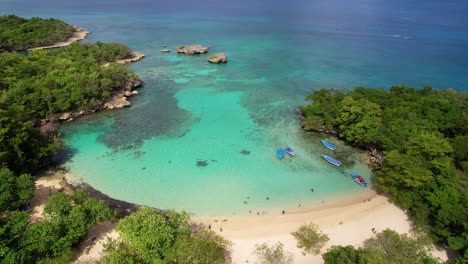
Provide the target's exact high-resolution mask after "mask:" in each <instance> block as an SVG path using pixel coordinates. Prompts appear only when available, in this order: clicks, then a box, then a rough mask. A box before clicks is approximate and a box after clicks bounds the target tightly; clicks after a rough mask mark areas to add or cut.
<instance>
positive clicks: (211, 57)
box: [208, 55, 218, 60]
mask: <svg viewBox="0 0 468 264" xmlns="http://www.w3.org/2000/svg"><path fill="white" fill-rule="evenodd" d="M216 58H218V56H216V55H210V56H208V59H210V60H213V59H216Z"/></svg>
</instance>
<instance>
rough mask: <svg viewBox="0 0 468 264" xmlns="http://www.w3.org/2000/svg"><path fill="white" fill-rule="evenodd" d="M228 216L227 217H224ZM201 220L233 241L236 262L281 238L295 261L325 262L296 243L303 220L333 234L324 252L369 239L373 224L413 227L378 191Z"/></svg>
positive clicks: (250, 257)
mask: <svg viewBox="0 0 468 264" xmlns="http://www.w3.org/2000/svg"><path fill="white" fill-rule="evenodd" d="M361 198H362V197H361ZM309 210H310V209H309ZM225 219H227V221H223V220H225ZM198 220H200V221H201V222H203V223H205V224H206V225H209V224H211V228H212V230H214V231H216V232H217V233H218V234H220V235H222V236H224V237H225V238H227V239H229V240H231V241H232V242H233V247H232V260H233V263H236V264H240V263H255V260H256V258H255V257H254V255H253V254H252V251H253V248H254V246H255V245H256V244H260V243H263V242H268V243H270V244H274V243H276V242H278V241H280V242H282V243H283V244H284V248H285V250H286V251H289V252H291V253H292V254H293V256H294V263H297V264H301V263H304V264H305V263H324V261H323V259H322V257H321V255H317V256H312V255H307V256H304V255H303V254H302V253H301V250H300V249H298V248H297V247H296V241H295V239H294V237H293V236H292V235H291V232H294V231H296V230H297V229H298V228H299V227H300V226H301V225H302V224H304V223H309V222H312V223H315V224H317V225H318V226H319V227H320V228H321V229H322V231H323V232H324V233H326V234H328V236H329V237H330V240H329V241H328V243H327V245H326V246H325V247H324V249H323V250H322V253H323V252H325V251H326V250H327V248H330V247H331V246H332V245H353V246H361V245H362V243H363V242H364V241H365V240H366V239H368V238H370V237H372V236H373V232H372V230H371V229H372V228H375V230H376V231H377V232H380V231H382V230H384V229H386V228H390V229H393V230H395V231H397V232H398V233H410V231H411V223H410V221H409V220H408V217H407V215H406V214H405V212H403V211H402V210H401V209H400V208H398V207H397V206H395V205H394V204H392V203H390V202H389V201H388V198H387V197H384V196H381V195H377V194H375V193H373V195H372V196H371V197H370V201H369V200H368V199H366V200H365V201H364V200H363V199H361V200H359V201H356V200H355V201H347V202H344V201H342V202H341V204H340V203H339V202H338V203H335V204H327V203H324V204H323V205H321V206H317V207H315V208H314V209H311V210H310V211H308V212H304V211H297V212H291V213H289V212H286V214H285V215H281V214H280V215H261V214H260V215H259V216H257V214H256V212H255V213H252V215H251V216H242V217H229V218H217V219H213V218H210V219H198ZM215 220H217V221H216V222H215ZM220 228H222V232H221V231H220ZM433 255H434V256H436V257H439V258H441V259H443V260H446V259H447V254H446V252H445V251H440V252H439V251H435V250H434V252H433Z"/></svg>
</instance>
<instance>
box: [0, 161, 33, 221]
mask: <svg viewBox="0 0 468 264" xmlns="http://www.w3.org/2000/svg"><path fill="white" fill-rule="evenodd" d="M0 183H1V184H0V212H2V211H6V210H15V209H17V208H18V207H19V205H20V204H21V203H25V202H27V201H29V200H31V198H33V197H34V187H35V185H34V179H33V177H32V176H31V175H30V174H21V175H20V176H16V175H15V174H14V173H13V172H11V171H10V170H9V169H7V168H2V169H0Z"/></svg>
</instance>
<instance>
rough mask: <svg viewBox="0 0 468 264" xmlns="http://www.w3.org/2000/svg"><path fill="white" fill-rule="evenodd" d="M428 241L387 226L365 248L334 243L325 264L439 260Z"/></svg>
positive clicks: (416, 263)
mask: <svg viewBox="0 0 468 264" xmlns="http://www.w3.org/2000/svg"><path fill="white" fill-rule="evenodd" d="M427 245H428V244H427V243H426V242H424V241H423V240H421V239H412V238H409V237H408V236H407V235H399V234H398V233H397V232H395V231H392V230H389V229H386V230H384V231H383V232H381V233H378V234H377V236H376V237H375V238H370V239H368V240H366V241H365V242H364V247H363V248H358V249H356V248H354V247H353V246H333V247H332V248H331V249H330V250H329V251H328V252H327V253H325V254H323V255H322V257H323V259H324V260H325V264H438V263H440V262H439V260H437V259H434V258H432V257H431V256H430V255H429V254H428V247H427Z"/></svg>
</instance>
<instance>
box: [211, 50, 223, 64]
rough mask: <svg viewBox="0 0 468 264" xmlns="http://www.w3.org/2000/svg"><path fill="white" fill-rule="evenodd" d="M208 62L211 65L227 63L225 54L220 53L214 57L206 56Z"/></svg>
mask: <svg viewBox="0 0 468 264" xmlns="http://www.w3.org/2000/svg"><path fill="white" fill-rule="evenodd" d="M208 61H209V62H211V63H226V62H227V56H226V53H224V52H220V53H216V54H214V55H211V56H208Z"/></svg>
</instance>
